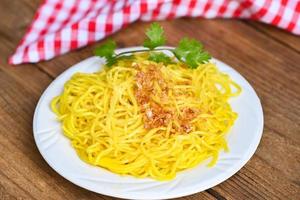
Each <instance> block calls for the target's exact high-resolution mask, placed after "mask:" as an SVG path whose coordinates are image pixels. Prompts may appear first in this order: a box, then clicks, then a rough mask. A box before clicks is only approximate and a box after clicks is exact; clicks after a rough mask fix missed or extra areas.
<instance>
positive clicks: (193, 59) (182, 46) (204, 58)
mask: <svg viewBox="0 0 300 200" xmlns="http://www.w3.org/2000/svg"><path fill="white" fill-rule="evenodd" d="M173 52H174V55H175V57H176V58H177V59H178V60H179V61H181V62H184V63H186V64H187V65H188V66H189V67H190V68H193V69H194V68H197V67H198V65H199V64H203V63H205V62H208V60H209V59H210V58H211V56H210V55H209V54H208V53H207V52H206V51H204V50H203V45H202V44H201V43H200V42H198V41H197V40H194V39H189V38H183V39H182V40H180V42H179V45H178V47H176V49H174V51H173Z"/></svg>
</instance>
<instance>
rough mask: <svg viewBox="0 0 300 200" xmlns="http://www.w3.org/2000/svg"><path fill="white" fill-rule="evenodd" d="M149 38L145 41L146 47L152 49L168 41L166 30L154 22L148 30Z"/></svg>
mask: <svg viewBox="0 0 300 200" xmlns="http://www.w3.org/2000/svg"><path fill="white" fill-rule="evenodd" d="M146 35H147V39H146V40H145V41H144V47H146V48H149V49H150V50H153V49H155V48H156V47H159V46H162V45H164V44H165V42H166V38H165V36H164V30H163V28H162V27H161V26H160V25H159V24H158V23H152V24H151V26H150V28H149V29H148V30H147V31H146Z"/></svg>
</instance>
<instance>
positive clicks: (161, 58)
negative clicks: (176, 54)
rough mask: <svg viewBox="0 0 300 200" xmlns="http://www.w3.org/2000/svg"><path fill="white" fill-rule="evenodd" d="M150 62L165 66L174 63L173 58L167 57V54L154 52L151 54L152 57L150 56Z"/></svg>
mask: <svg viewBox="0 0 300 200" xmlns="http://www.w3.org/2000/svg"><path fill="white" fill-rule="evenodd" d="M148 60H151V61H154V62H157V63H160V62H162V63H164V64H165V65H167V64H170V63H171V62H172V61H171V58H170V57H169V56H167V55H166V54H164V53H162V52H159V53H155V52H152V53H150V56H149V58H148Z"/></svg>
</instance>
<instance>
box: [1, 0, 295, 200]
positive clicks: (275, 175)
mask: <svg viewBox="0 0 300 200" xmlns="http://www.w3.org/2000/svg"><path fill="white" fill-rule="evenodd" d="M37 3H38V1H28V0H27V1H24V2H23V1H13V2H11V1H9V0H3V1H1V2H0V9H1V10H0V11H1V12H0V17H1V19H5V20H1V21H0V27H1V30H0V35H1V38H0V53H1V55H2V56H3V57H8V55H9V54H10V53H12V50H13V48H14V46H15V45H16V44H17V43H18V40H19V39H20V38H21V36H22V35H23V33H24V31H25V28H26V26H27V24H28V23H29V22H30V21H31V19H32V15H33V11H34V9H35V8H36V6H37ZM3 8H5V9H3ZM20 8H22V9H20ZM20 18H22V19H23V20H19V19H20ZM162 24H163V25H164V26H165V29H166V32H167V34H168V36H169V39H170V40H169V44H170V45H175V44H176V43H177V42H178V40H179V39H180V38H181V37H182V36H191V37H195V38H197V39H200V40H203V42H204V44H205V45H206V46H207V49H208V50H209V51H210V52H212V54H213V55H214V56H215V57H217V58H219V59H221V60H223V61H225V62H226V63H228V64H230V65H231V66H233V67H235V68H236V69H237V70H238V71H239V72H241V73H242V74H243V75H244V76H245V77H246V78H247V79H248V80H249V81H250V83H251V84H252V85H254V87H255V89H256V90H257V92H258V94H259V96H260V97H261V99H262V103H263V108H264V112H265V124H266V126H265V131H264V135H263V139H262V141H261V144H260V146H259V148H258V150H257V152H256V155H255V156H254V157H253V158H252V159H251V160H250V162H249V163H248V164H247V165H246V166H245V167H244V168H243V169H242V170H241V171H240V172H239V173H237V174H236V175H235V176H233V177H232V178H230V179H229V180H228V181H226V182H224V183H222V184H220V185H218V186H216V187H214V188H213V189H210V190H208V191H207V192H202V193H199V194H195V195H192V196H189V197H185V198H180V199H215V198H217V199H222V198H226V199H246V198H248V199H254V198H258V199H278V198H280V199H285V198H287V199H293V198H295V199H296V198H297V197H298V196H299V195H300V194H299V191H300V189H299V176H300V174H299V173H297V172H298V171H299V170H300V169H299V166H300V164H299V162H300V159H299V141H300V135H299V134H298V133H299V123H297V122H299V116H300V113H299V112H300V109H299V105H300V102H299V101H300V98H299V93H298V92H297V91H298V88H299V83H298V80H299V65H298V63H299V61H300V60H299V59H300V57H299V54H298V53H297V52H296V51H295V50H293V49H291V48H290V46H287V45H285V44H283V43H282V42H281V43H278V41H274V40H272V39H270V38H269V37H267V36H266V34H265V33H259V32H257V31H256V30H255V29H254V28H253V27H249V26H248V25H247V24H244V23H242V22H239V21H226V20H212V21H208V20H199V19H194V20H187V19H179V20H174V21H168V22H162ZM148 25H149V23H141V22H138V23H135V24H133V25H130V26H129V27H128V29H125V30H122V31H120V32H118V33H116V34H114V35H113V36H112V37H113V38H114V39H115V40H116V41H117V42H118V43H119V44H120V47H122V46H133V45H139V44H141V42H142V41H143V38H144V36H143V32H144V29H145V27H147V26H148ZM273 37H274V36H273ZM284 37H287V36H283V38H284ZM288 40H290V39H288ZM292 41H293V43H294V42H295V41H296V43H297V42H299V40H298V39H297V38H295V39H292ZM98 44H99V43H98ZM94 46H95V45H91V46H89V47H87V48H83V49H80V50H78V51H76V52H75V51H74V52H72V53H69V54H66V55H63V56H60V57H58V58H55V59H53V60H51V61H48V62H42V63H40V64H38V65H30V64H28V65H22V67H20V68H10V67H8V65H7V64H5V62H4V61H0V143H1V145H0V169H1V170H0V171H1V173H0V179H1V180H0V199H2V198H1V197H2V196H3V199H4V198H7V199H13V198H24V199H103V198H104V199H114V198H111V197H106V196H101V195H98V194H95V193H93V192H89V191H87V190H84V189H82V188H79V187H77V186H75V185H74V184H72V183H70V182H68V181H66V180H65V179H63V178H62V177H61V176H59V175H58V174H57V173H56V172H54V171H53V170H52V169H51V168H50V167H49V166H48V165H47V164H46V162H45V161H44V160H43V159H42V157H41V155H40V154H39V152H38V151H37V149H36V147H35V144H34V141H33V137H32V129H31V124H32V115H33V111H34V108H35V104H36V102H37V100H38V98H39V96H40V95H41V92H42V91H43V90H44V89H45V87H46V86H47V85H48V84H49V83H50V81H51V80H52V77H56V76H57V75H58V74H59V73H61V72H62V71H64V70H65V69H67V68H68V67H69V66H71V65H73V64H75V63H77V62H79V61H81V60H82V59H84V58H87V57H89V56H90V55H91V54H92V49H93V48H94ZM293 48H294V49H295V47H293ZM241 52H242V53H241ZM37 66H38V67H40V68H37ZM40 70H44V71H45V72H47V73H48V74H45V73H43V72H41V71H40ZM49 75H50V76H49ZM8 155H9V156H8ZM33 180H34V181H33ZM2 194H3V195H2Z"/></svg>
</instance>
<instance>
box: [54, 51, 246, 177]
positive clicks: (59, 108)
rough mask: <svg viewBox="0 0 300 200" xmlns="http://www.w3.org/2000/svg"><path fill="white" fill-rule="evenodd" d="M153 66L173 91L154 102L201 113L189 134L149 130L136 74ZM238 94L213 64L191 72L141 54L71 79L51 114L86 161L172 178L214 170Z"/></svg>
mask: <svg viewBox="0 0 300 200" xmlns="http://www.w3.org/2000/svg"><path fill="white" fill-rule="evenodd" d="M136 66H139V67H136ZM149 66H152V67H153V66H154V67H156V68H157V70H158V72H159V73H160V74H161V75H162V77H163V78H164V81H165V82H166V83H167V86H168V93H167V97H166V98H165V100H164V101H162V100H161V98H160V97H161V94H159V93H160V92H159V88H158V89H157V90H155V92H153V93H152V94H151V98H153V99H155V101H157V102H156V103H157V104H159V105H160V106H161V107H163V108H164V109H166V110H168V109H169V110H172V112H173V113H174V115H176V116H179V117H180V115H182V113H181V112H182V110H183V109H185V108H190V109H197V110H198V111H199V112H198V114H197V116H195V117H194V118H193V119H191V120H190V121H189V124H190V125H191V129H190V130H189V131H188V132H184V131H180V129H176V126H175V125H176V124H175V123H176V121H175V120H174V121H170V122H169V124H168V125H166V126H161V127H155V128H150V129H149V128H146V127H145V123H144V118H145V116H144V113H142V109H141V105H139V103H138V101H137V98H136V90H137V83H136V75H137V73H138V72H139V70H147V68H148V67H149ZM158 86H159V84H158ZM240 92H241V88H240V87H239V86H238V85H237V84H236V83H234V82H233V81H232V80H231V79H230V77H229V76H228V75H226V74H224V73H222V72H220V71H219V70H218V68H217V67H216V66H215V64H213V63H207V64H202V65H200V66H199V67H198V68H197V69H190V68H187V67H186V66H184V65H183V64H179V63H173V64H168V65H163V64H162V63H160V64H158V63H155V62H151V61H148V60H146V59H145V55H144V54H136V55H135V59H134V60H126V59H124V60H121V61H119V62H118V63H117V64H115V65H114V66H113V67H111V68H108V67H105V68H104V69H103V70H100V71H99V72H97V73H93V74H86V73H76V74H74V75H73V76H72V78H71V79H70V80H68V81H67V82H66V83H65V85H64V90H63V92H62V93H61V94H60V95H59V96H57V97H55V98H54V99H53V101H52V103H51V108H52V110H53V112H55V113H56V115H57V116H58V119H59V120H60V121H61V124H62V129H63V132H64V134H65V136H67V137H68V138H69V139H70V141H71V144H72V146H73V147H74V148H75V150H76V151H77V153H78V155H79V156H80V158H81V159H82V160H84V161H86V162H87V163H90V164H91V165H96V166H100V167H103V168H106V169H108V170H110V171H112V172H114V173H118V174H122V175H125V174H127V175H132V176H135V177H151V178H154V179H156V180H170V179H172V178H174V177H175V176H176V173H177V172H178V171H182V170H184V169H187V168H192V167H194V166H196V165H198V164H199V163H201V162H202V161H204V160H206V159H208V158H210V160H211V161H210V164H209V166H213V165H214V164H215V163H216V161H217V159H218V154H219V152H220V151H221V150H225V151H226V150H228V147H227V143H226V139H225V135H226V133H228V131H229V129H230V128H231V127H232V125H233V124H234V121H235V120H236V118H237V114H236V113H235V112H233V111H232V109H231V107H230V104H229V103H228V100H229V98H230V97H233V96H237V95H238V94H239V93H240ZM160 101H161V102H160Z"/></svg>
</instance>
